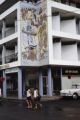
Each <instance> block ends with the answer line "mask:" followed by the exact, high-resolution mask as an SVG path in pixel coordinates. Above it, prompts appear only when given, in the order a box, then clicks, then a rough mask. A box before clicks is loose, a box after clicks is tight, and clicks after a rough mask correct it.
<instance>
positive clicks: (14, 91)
mask: <svg viewBox="0 0 80 120" xmlns="http://www.w3.org/2000/svg"><path fill="white" fill-rule="evenodd" d="M6 77H7V96H16V97H18V75H17V73H10V74H7V75H6Z"/></svg>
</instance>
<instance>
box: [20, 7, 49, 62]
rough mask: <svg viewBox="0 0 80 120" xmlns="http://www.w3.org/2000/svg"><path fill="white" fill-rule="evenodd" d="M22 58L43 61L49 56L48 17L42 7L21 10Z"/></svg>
mask: <svg viewBox="0 0 80 120" xmlns="http://www.w3.org/2000/svg"><path fill="white" fill-rule="evenodd" d="M21 19H22V21H23V22H22V27H21V31H22V57H23V59H26V60H31V61H34V60H42V59H46V57H47V56H48V45H47V42H48V41H47V16H46V10H44V8H43V6H40V8H38V10H36V9H33V8H31V9H30V8H22V9H21Z"/></svg>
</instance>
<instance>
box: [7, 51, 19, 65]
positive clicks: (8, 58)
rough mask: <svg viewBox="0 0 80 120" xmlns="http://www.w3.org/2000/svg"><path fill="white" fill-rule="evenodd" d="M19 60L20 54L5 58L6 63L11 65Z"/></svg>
mask: <svg viewBox="0 0 80 120" xmlns="http://www.w3.org/2000/svg"><path fill="white" fill-rule="evenodd" d="M17 60H18V54H17V53H14V54H11V55H8V56H6V57H5V63H10V62H14V61H17Z"/></svg>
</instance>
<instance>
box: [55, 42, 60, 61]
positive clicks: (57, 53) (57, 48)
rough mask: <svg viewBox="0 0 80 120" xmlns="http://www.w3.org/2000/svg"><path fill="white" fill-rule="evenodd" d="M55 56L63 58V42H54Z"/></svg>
mask: <svg viewBox="0 0 80 120" xmlns="http://www.w3.org/2000/svg"><path fill="white" fill-rule="evenodd" d="M53 57H54V59H58V60H59V59H61V42H56V43H53Z"/></svg>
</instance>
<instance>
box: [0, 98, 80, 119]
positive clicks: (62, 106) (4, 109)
mask: <svg viewBox="0 0 80 120" xmlns="http://www.w3.org/2000/svg"><path fill="white" fill-rule="evenodd" d="M55 98H56V96H55ZM44 99H46V96H45V98H44ZM47 99H48V101H42V102H41V103H42V105H43V106H42V109H37V110H35V109H28V108H27V105H26V102H25V101H24V100H23V101H19V100H18V99H17V100H16V99H14V100H12V99H2V102H1V105H0V120H80V99H79V100H73V99H70V100H64V99H60V100H58V99H57V100H54V98H53V100H51V99H50V98H47Z"/></svg>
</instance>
